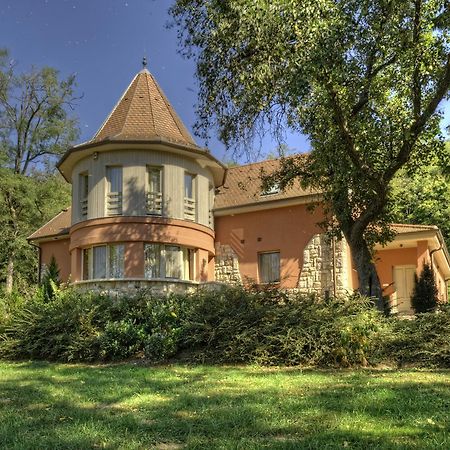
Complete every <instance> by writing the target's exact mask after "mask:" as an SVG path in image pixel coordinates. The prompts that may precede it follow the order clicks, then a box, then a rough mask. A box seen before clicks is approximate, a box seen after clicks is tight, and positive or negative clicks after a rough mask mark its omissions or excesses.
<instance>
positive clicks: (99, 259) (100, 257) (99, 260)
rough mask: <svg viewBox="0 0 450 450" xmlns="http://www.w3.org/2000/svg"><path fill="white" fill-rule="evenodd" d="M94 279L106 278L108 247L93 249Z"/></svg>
mask: <svg viewBox="0 0 450 450" xmlns="http://www.w3.org/2000/svg"><path fill="white" fill-rule="evenodd" d="M93 253H94V255H93V260H92V263H93V264H92V265H93V274H92V275H93V278H94V279H99V278H106V245H102V246H100V247H94V248H93Z"/></svg>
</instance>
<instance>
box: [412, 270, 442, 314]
mask: <svg viewBox="0 0 450 450" xmlns="http://www.w3.org/2000/svg"><path fill="white" fill-rule="evenodd" d="M414 280H415V285H414V291H413V293H412V296H411V305H412V307H413V309H414V311H415V313H416V314H420V313H427V312H432V311H434V310H435V309H436V308H437V306H438V302H439V292H438V288H437V286H436V280H435V278H434V272H433V269H432V268H431V266H430V264H428V263H426V264H424V266H423V269H422V272H421V273H420V276H419V277H418V276H417V275H415V276H414Z"/></svg>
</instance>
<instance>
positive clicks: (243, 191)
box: [214, 159, 316, 210]
mask: <svg viewBox="0 0 450 450" xmlns="http://www.w3.org/2000/svg"><path fill="white" fill-rule="evenodd" d="M279 165H280V160H277V159H272V160H267V161H262V162H258V163H253V164H247V165H244V166H237V167H230V168H228V169H227V176H226V181H225V184H224V185H223V186H222V187H221V188H220V189H219V192H218V194H217V195H216V201H215V204H214V208H215V209H216V210H218V209H224V208H233V207H238V206H244V205H255V204H258V203H265V202H269V201H273V200H284V199H290V198H295V197H304V196H307V195H311V194H315V193H316V192H314V191H312V190H310V189H306V190H305V189H302V188H301V186H300V183H299V182H298V181H297V182H294V184H293V185H292V186H291V187H289V188H288V189H286V190H285V191H279V192H277V193H273V194H266V195H264V194H262V193H261V171H262V170H263V171H264V172H265V173H266V174H270V173H271V172H273V171H274V170H276V169H277V168H278V167H279Z"/></svg>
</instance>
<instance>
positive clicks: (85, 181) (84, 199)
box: [80, 173, 89, 220]
mask: <svg viewBox="0 0 450 450" xmlns="http://www.w3.org/2000/svg"><path fill="white" fill-rule="evenodd" d="M88 196H89V176H88V174H87V173H82V174H80V216H81V218H82V219H83V220H85V219H87V215H88Z"/></svg>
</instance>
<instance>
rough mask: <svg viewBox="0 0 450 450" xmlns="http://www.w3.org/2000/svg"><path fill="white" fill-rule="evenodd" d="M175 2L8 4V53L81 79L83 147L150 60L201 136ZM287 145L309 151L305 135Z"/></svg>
mask: <svg viewBox="0 0 450 450" xmlns="http://www.w3.org/2000/svg"><path fill="white" fill-rule="evenodd" d="M171 4H172V1H171V0H78V1H77V0H10V1H8V0H0V47H5V48H7V49H8V50H9V52H10V57H11V59H13V60H14V61H15V62H16V64H17V70H18V71H20V72H21V71H27V70H28V69H30V68H31V66H36V67H42V66H52V67H55V68H56V69H58V70H59V71H60V72H61V75H62V76H64V77H67V76H68V75H70V74H76V80H77V90H78V95H82V98H81V99H80V100H78V101H77V106H76V109H75V111H74V113H75V115H77V116H78V117H79V121H80V129H81V136H80V142H83V141H86V140H89V139H91V138H92V137H93V136H94V134H95V132H96V131H97V130H98V128H99V127H100V126H101V124H102V123H103V121H104V120H105V118H106V117H107V115H108V114H109V113H110V111H111V110H112V108H113V107H114V105H115V104H116V102H117V100H118V99H119V98H120V96H121V95H122V93H123V91H124V90H125V89H126V88H127V87H128V85H129V83H130V82H131V80H132V79H133V77H134V76H135V74H136V73H137V72H138V71H139V70H141V68H142V64H141V61H142V58H143V56H144V55H146V56H147V59H148V69H149V70H150V72H152V73H153V75H154V76H155V78H156V79H157V81H158V83H159V84H160V86H161V87H162V89H163V91H164V92H165V94H166V95H167V97H168V99H169V101H170V102H171V104H172V106H173V107H174V108H175V110H176V111H177V113H178V114H179V115H180V117H181V119H182V120H183V122H184V123H185V125H186V126H187V128H188V129H189V130H190V131H191V133H193V125H194V123H195V121H196V116H195V103H196V100H197V90H198V89H197V84H196V80H195V76H194V75H195V63H194V62H193V61H190V60H186V59H184V58H183V57H182V56H181V55H180V54H179V53H178V41H177V37H176V30H175V29H173V28H171V29H169V28H168V27H167V24H168V22H169V20H170V17H169V15H168V12H167V11H168V8H169V7H170V5H171ZM196 141H197V143H198V144H199V145H201V146H205V144H206V143H205V142H204V141H202V140H201V139H199V138H196ZM286 143H287V145H288V146H289V147H291V148H295V150H296V151H306V150H308V149H309V144H308V141H307V139H306V138H305V137H304V136H298V135H288V136H287V140H286ZM277 144H278V143H277V142H275V141H273V140H272V139H270V137H267V138H266V139H264V141H263V142H262V148H261V150H262V153H266V154H267V153H273V152H274V150H275V149H276V147H277ZM208 148H209V149H210V151H211V152H212V153H213V154H214V155H215V156H216V157H218V158H219V159H222V160H231V158H232V155H231V152H229V151H228V152H227V151H226V149H225V147H224V146H223V145H222V144H221V143H220V142H219V141H218V140H217V139H215V138H212V139H211V140H210V141H209V142H208ZM242 162H249V161H245V160H244V161H242Z"/></svg>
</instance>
